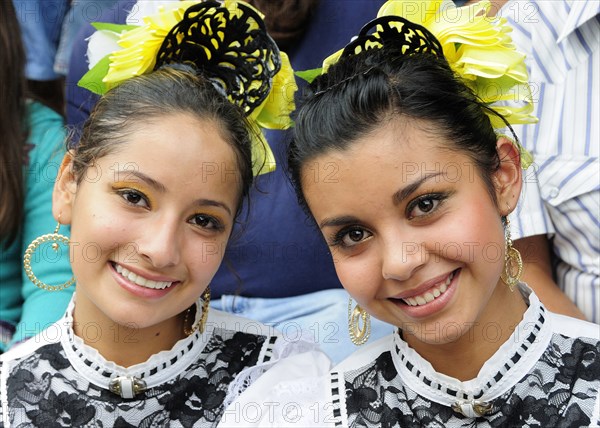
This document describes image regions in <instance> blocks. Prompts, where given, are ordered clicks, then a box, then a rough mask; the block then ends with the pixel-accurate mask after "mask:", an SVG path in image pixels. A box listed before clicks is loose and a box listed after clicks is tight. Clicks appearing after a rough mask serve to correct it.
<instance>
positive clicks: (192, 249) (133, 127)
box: [0, 2, 326, 428]
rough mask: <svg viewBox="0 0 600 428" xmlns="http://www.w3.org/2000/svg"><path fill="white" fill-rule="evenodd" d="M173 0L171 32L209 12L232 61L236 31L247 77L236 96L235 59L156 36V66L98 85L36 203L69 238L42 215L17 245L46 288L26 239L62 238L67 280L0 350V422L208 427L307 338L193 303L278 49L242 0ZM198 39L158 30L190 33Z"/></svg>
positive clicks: (231, 218)
mask: <svg viewBox="0 0 600 428" xmlns="http://www.w3.org/2000/svg"><path fill="white" fill-rule="evenodd" d="M185 7H187V9H185V10H184V11H183V12H182V13H181V14H180V15H178V16H179V18H180V21H179V23H178V25H176V26H175V27H174V29H173V32H174V33H176V32H177V31H178V29H179V28H180V27H181V26H185V25H188V26H192V27H195V26H196V25H199V23H201V22H203V21H202V20H203V19H204V18H205V17H206V16H208V18H209V20H210V19H212V17H213V15H219V17H220V18H221V19H220V20H219V23H220V25H222V24H223V22H226V23H227V24H228V26H227V25H226V26H225V28H224V29H223V31H224V32H225V33H227V32H228V31H230V32H231V34H232V38H233V39H234V40H236V41H235V42H232V43H233V44H235V45H236V46H238V47H239V49H238V50H239V52H237V55H236V56H235V61H240V60H242V59H244V58H245V59H247V60H249V59H248V58H246V56H245V54H244V52H243V48H244V43H251V44H252V49H250V51H249V53H250V55H251V56H252V58H253V59H252V61H250V63H251V64H252V66H255V67H256V70H254V71H255V72H256V75H255V76H254V79H255V80H257V81H258V80H260V81H262V82H263V84H262V86H261V90H262V91H263V92H262V93H261V92H260V91H254V92H252V91H249V92H252V94H248V95H245V94H246V92H247V91H246V90H245V89H244V84H243V83H240V82H241V81H242V80H244V79H248V77H249V74H248V71H249V70H248V69H245V70H244V71H243V76H240V79H238V80H240V81H237V80H236V76H232V73H231V68H229V67H225V69H226V70H219V68H218V66H214V64H212V65H211V64H210V60H209V59H207V58H202V57H201V56H200V55H199V56H198V57H197V58H195V59H194V58H192V57H187V59H186V58H182V57H181V56H176V57H169V56H168V52H167V53H165V52H163V51H159V53H158V55H159V57H160V58H159V59H160V61H159V62H158V63H157V64H156V70H154V71H153V70H148V71H146V72H144V73H142V75H140V76H137V77H132V78H130V79H125V80H124V81H119V82H118V84H115V85H113V87H112V89H110V90H108V92H106V94H105V95H104V96H103V97H102V98H101V100H100V102H99V103H98V104H97V105H96V107H95V109H94V111H93V113H92V115H91V116H90V118H89V119H88V121H87V122H86V124H85V126H84V129H83V133H82V136H81V139H80V142H79V144H78V145H77V146H76V147H72V148H70V149H69V150H68V152H67V154H66V155H65V157H64V159H63V162H62V164H61V167H60V171H59V176H58V178H57V180H56V183H55V186H54V193H53V206H52V212H53V215H54V218H55V219H56V220H57V221H58V223H59V227H60V225H70V226H71V238H70V241H69V240H67V239H66V238H65V239H63V238H62V235H60V234H58V229H59V227H57V232H55V233H54V234H49V235H44V236H43V237H41V238H40V239H39V240H36V241H34V243H35V244H34V245H33V246H32V247H30V251H29V253H28V256H26V258H25V264H26V270H27V272H28V273H30V274H31V275H30V276H31V278H32V279H33V280H34V282H35V285H37V286H39V287H40V288H44V289H46V290H49V291H52V290H55V289H57V288H60V287H61V286H60V285H55V284H46V283H44V282H43V278H37V277H36V276H35V273H34V270H35V267H32V266H31V259H32V254H34V253H35V250H36V249H37V248H38V247H39V244H40V243H41V242H47V241H52V242H54V243H58V242H65V241H66V242H68V243H69V249H70V260H71V266H72V269H73V274H74V277H75V281H76V293H75V294H74V297H73V299H72V301H71V303H70V306H69V307H68V309H67V312H66V314H65V315H64V316H63V318H62V319H61V320H59V321H58V322H57V323H55V324H53V325H52V326H51V327H50V328H48V329H46V330H44V331H43V332H42V333H40V334H39V335H37V336H35V337H34V338H32V339H30V340H29V341H27V342H24V343H23V344H20V345H19V346H16V347H15V348H13V349H12V350H11V351H10V352H8V353H6V354H3V355H2V356H1V360H0V405H1V406H0V409H1V410H0V421H1V422H0V426H3V427H5V428H7V427H9V426H24V425H28V426H40V427H42V426H43V427H46V426H50V425H52V426H173V427H178V426H185V427H198V426H202V427H205V426H215V425H217V423H218V422H219V420H220V419H221V416H222V413H223V411H224V408H225V406H226V404H227V403H228V402H230V401H231V400H233V398H234V397H236V396H237V395H238V394H239V393H240V392H242V391H243V390H244V389H245V388H246V387H247V386H248V385H249V384H251V383H252V382H253V381H254V380H256V379H257V378H258V377H259V376H260V375H262V373H263V372H264V371H266V370H267V369H268V368H269V367H270V366H271V365H273V364H274V363H276V362H277V361H278V360H279V359H281V358H282V357H283V356H285V355H287V354H290V353H295V352H300V351H307V350H312V348H313V345H309V344H307V343H304V342H302V341H299V340H296V341H288V340H285V339H286V338H285V337H283V336H282V335H281V334H280V333H278V332H275V331H274V330H273V329H272V328H269V327H268V326H265V325H262V324H260V323H257V322H254V321H251V320H247V319H243V318H239V317H235V316H232V315H227V314H224V313H220V312H218V311H215V310H211V311H209V306H208V305H209V301H210V288H209V284H210V282H211V280H212V278H213V276H214V275H215V273H216V271H217V269H218V268H219V266H220V264H221V262H222V259H223V254H224V251H225V247H226V246H227V243H228V240H229V237H230V234H231V230H232V227H233V225H234V222H235V221H236V218H237V215H238V213H239V210H240V206H241V203H242V201H243V199H244V198H245V197H246V196H247V194H248V192H249V188H250V186H251V184H252V180H253V170H254V172H258V171H260V170H261V168H262V166H263V164H264V162H266V161H268V155H267V154H266V153H265V152H264V150H263V148H262V147H261V139H260V137H258V136H257V135H256V134H255V132H256V129H257V124H256V122H255V121H256V119H257V118H256V117H252V114H253V112H254V111H255V108H256V107H257V106H258V105H262V104H261V103H262V100H263V99H265V98H266V97H267V96H268V95H269V94H270V92H271V84H272V82H273V75H274V74H276V73H277V72H278V71H279V69H280V63H279V60H280V59H279V51H278V50H277V48H276V45H275V44H274V42H273V41H272V40H271V39H270V38H269V37H268V35H267V34H266V32H265V31H264V26H263V25H262V21H261V20H260V16H259V15H258V14H257V13H256V12H255V11H254V10H253V9H251V8H250V7H249V6H244V5H242V4H238V3H234V2H227V5H225V6H221V4H219V3H214V2H202V3H198V2H185ZM184 12H185V13H184ZM242 29H243V31H242ZM250 29H252V31H250V32H247V30H248V31H249V30H250ZM169 36H170V35H167V38H168V37H169ZM238 36H239V37H240V39H239V40H238V39H237V37H238ZM186 37H187V38H186ZM205 38H206V34H205V33H203V34H201V35H199V36H198V35H196V36H195V35H194V32H186V36H185V37H183V38H174V39H173V40H176V41H179V42H181V43H182V44H185V45H186V46H188V47H189V45H191V44H194V43H197V46H196V47H200V46H202V43H203V42H205V41H206V40H204V39H205ZM173 40H171V43H173ZM208 43H209V44H210V46H211V49H212V48H213V47H214V45H213V44H212V43H211V42H210V40H209V41H208ZM171 47H172V46H171ZM172 48H173V47H172ZM173 49H174V48H173ZM224 49H232V48H231V46H229V45H228V46H225V47H224ZM174 50H175V49H174ZM178 52H179V51H178ZM218 57H219V55H218V52H213V55H212V58H218ZM184 59H186V61H185V62H186V64H185V65H182V64H179V63H178V61H177V60H181V61H183V60H184ZM217 61H220V62H222V61H223V59H222V58H221V59H218V60H217ZM266 63H269V64H270V65H268V64H266ZM211 66H213V67H212V68H211ZM199 69H202V71H198V70H199ZM207 70H212V71H207ZM150 71H151V72H150ZM220 73H223V76H220ZM240 73H242V72H241V71H240ZM219 77H222V78H219ZM271 95H272V96H273V97H274V98H276V97H277V96H276V95H273V94H271ZM302 355H303V356H304V357H306V358H308V359H311V358H313V357H314V358H317V359H321V358H324V359H325V360H326V358H325V357H323V356H321V354H319V353H317V352H310V353H308V352H306V353H302Z"/></svg>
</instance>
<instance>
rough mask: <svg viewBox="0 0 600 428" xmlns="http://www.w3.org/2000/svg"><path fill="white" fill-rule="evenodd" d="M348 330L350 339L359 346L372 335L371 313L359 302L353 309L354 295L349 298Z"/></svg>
mask: <svg viewBox="0 0 600 428" xmlns="http://www.w3.org/2000/svg"><path fill="white" fill-rule="evenodd" d="M361 321H362V327H361ZM348 332H349V333H350V340H352V343H354V344H355V345H357V346H358V345H362V344H363V343H365V342H366V341H367V340H369V336H370V335H371V315H369V314H368V313H367V312H366V311H365V310H364V309H363V308H361V307H360V306H359V305H358V304H357V305H356V306H355V307H354V309H352V297H350V298H349V299H348Z"/></svg>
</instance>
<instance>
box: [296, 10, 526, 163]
mask: <svg viewBox="0 0 600 428" xmlns="http://www.w3.org/2000/svg"><path fill="white" fill-rule="evenodd" d="M490 7H491V4H490V1H489V0H484V1H480V2H479V3H476V4H473V5H468V6H464V7H456V6H455V5H454V2H452V1H451V0H437V1H434V0H423V1H414V2H412V1H411V2H407V1H402V0H388V1H387V2H386V3H385V4H384V5H383V6H382V7H381V9H380V10H379V12H378V14H377V18H376V19H374V20H373V21H371V22H369V23H367V24H366V25H365V26H364V27H363V28H362V29H361V31H360V33H359V34H358V36H357V37H356V38H354V39H353V40H352V41H351V42H350V43H349V44H348V45H346V46H345V47H344V48H343V49H341V50H339V51H338V52H336V53H334V54H332V55H330V56H329V57H328V58H326V59H325V60H324V61H323V67H322V68H321V69H315V70H307V71H302V72H298V73H296V74H297V75H298V76H299V77H301V78H304V79H305V80H307V81H309V82H310V81H312V80H313V79H314V78H315V77H316V76H318V75H319V74H324V73H326V72H327V69H328V68H329V67H330V66H331V65H332V64H334V63H335V62H337V61H338V60H339V59H340V58H342V57H346V56H350V55H356V54H358V53H360V52H362V51H364V50H368V49H378V48H382V47H384V46H394V47H395V48H397V49H400V51H401V52H403V54H404V55H414V54H419V53H425V52H427V53H429V54H433V55H436V56H438V57H442V58H445V60H446V61H447V62H448V64H449V65H450V68H452V70H453V71H454V72H455V73H456V74H457V75H458V76H460V77H461V78H462V79H463V81H464V82H465V84H466V85H467V86H469V87H470V88H471V90H472V91H473V92H474V93H475V95H476V96H477V97H478V98H479V99H480V100H481V101H482V102H483V103H484V104H485V105H486V106H487V107H489V108H490V109H491V110H493V112H492V111H488V112H487V116H488V117H489V119H490V122H491V124H492V127H493V128H494V129H502V128H505V127H506V123H505V122H504V121H503V120H502V119H501V118H500V117H499V116H497V115H496V114H494V112H496V113H499V114H501V115H502V116H503V117H504V118H505V119H506V122H508V124H511V125H513V124H527V123H535V122H536V121H537V119H536V117H535V116H533V115H532V112H533V100H532V96H531V91H530V88H529V84H528V74H527V69H526V66H525V62H524V58H525V55H524V54H522V53H520V52H518V51H517V50H516V48H515V46H514V45H513V44H512V39H511V38H510V35H509V33H510V31H512V29H511V28H510V27H509V26H508V25H507V24H506V19H505V18H497V17H489V16H487V13H488V12H489V10H490ZM520 150H521V154H522V166H523V167H524V168H526V167H527V166H528V164H529V163H531V161H530V160H531V156H530V155H529V154H528V153H527V152H526V151H525V150H524V149H523V148H522V147H520Z"/></svg>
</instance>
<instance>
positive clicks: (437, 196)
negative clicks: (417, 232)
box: [406, 193, 449, 220]
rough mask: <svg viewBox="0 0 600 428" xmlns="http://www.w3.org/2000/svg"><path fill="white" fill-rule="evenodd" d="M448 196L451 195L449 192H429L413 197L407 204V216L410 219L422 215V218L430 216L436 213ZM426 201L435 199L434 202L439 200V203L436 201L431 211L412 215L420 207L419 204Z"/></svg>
mask: <svg viewBox="0 0 600 428" xmlns="http://www.w3.org/2000/svg"><path fill="white" fill-rule="evenodd" d="M448 196H449V194H448V193H429V194H426V195H421V196H419V197H417V198H415V199H413V200H412V201H410V202H409V203H408V205H407V206H406V218H408V219H409V220H412V219H414V218H416V217H420V218H426V217H429V216H430V215H432V214H434V213H435V212H436V211H437V210H438V209H439V208H440V205H441V204H443V203H444V202H445V201H446V199H448ZM424 201H434V202H437V204H435V203H434V206H433V208H431V211H429V212H425V213H423V214H421V215H418V216H415V215H411V213H412V212H413V211H414V210H415V209H416V208H417V207H418V205H419V204H420V203H421V202H424Z"/></svg>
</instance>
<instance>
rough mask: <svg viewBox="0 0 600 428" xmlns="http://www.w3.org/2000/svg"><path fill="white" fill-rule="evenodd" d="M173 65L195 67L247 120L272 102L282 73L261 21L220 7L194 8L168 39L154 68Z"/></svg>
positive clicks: (242, 10)
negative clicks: (269, 99)
mask: <svg viewBox="0 0 600 428" xmlns="http://www.w3.org/2000/svg"><path fill="white" fill-rule="evenodd" d="M172 63H183V64H188V65H191V66H193V67H194V68H195V69H197V70H198V72H199V73H200V74H201V75H202V76H204V77H206V78H207V79H210V80H212V81H213V82H216V83H218V84H219V85H220V86H222V87H223V88H224V90H225V92H226V94H227V97H228V98H229V100H230V101H231V102H232V103H234V104H236V105H238V106H240V107H241V108H242V109H243V110H244V112H245V114H246V115H249V114H250V113H252V111H253V110H254V109H255V108H256V107H258V106H259V105H260V104H261V103H262V102H263V101H264V100H265V99H266V98H267V96H268V94H269V91H270V90H271V82H272V79H273V77H274V76H275V74H277V72H278V71H279V70H280V68H281V60H280V54H279V49H278V48H277V44H276V43H275V42H274V41H273V39H271V37H270V36H269V35H268V34H267V31H266V28H265V25H264V23H263V20H262V18H261V17H260V15H258V13H257V12H256V11H255V10H254V9H252V8H251V7H248V6H246V5H244V4H242V3H238V4H237V8H236V9H235V10H230V9H228V8H226V7H223V6H222V5H221V4H220V3H218V2H215V1H206V2H202V3H198V4H195V5H193V6H190V7H189V8H188V9H186V11H185V14H184V16H183V19H182V20H181V21H179V23H178V24H177V25H175V26H174V27H173V28H172V29H171V31H170V32H169V33H168V34H167V36H166V37H165V39H164V41H163V43H162V45H161V47H160V49H159V51H158V54H157V56H156V65H155V67H154V68H155V69H158V68H160V67H161V66H163V65H168V64H172Z"/></svg>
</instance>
